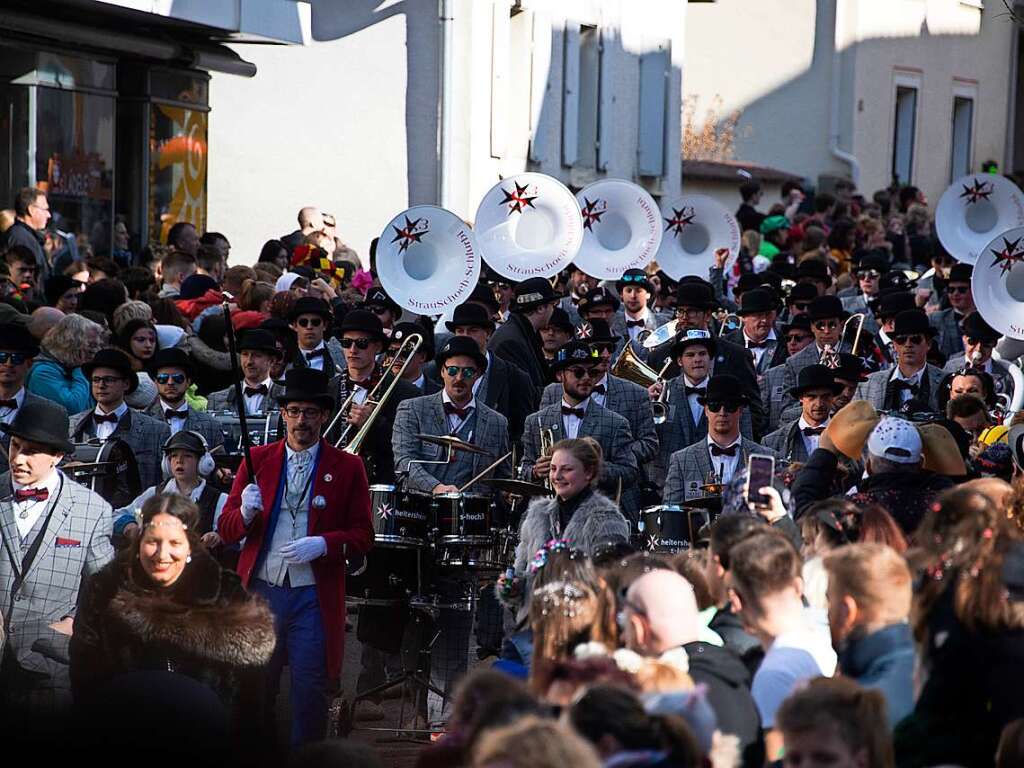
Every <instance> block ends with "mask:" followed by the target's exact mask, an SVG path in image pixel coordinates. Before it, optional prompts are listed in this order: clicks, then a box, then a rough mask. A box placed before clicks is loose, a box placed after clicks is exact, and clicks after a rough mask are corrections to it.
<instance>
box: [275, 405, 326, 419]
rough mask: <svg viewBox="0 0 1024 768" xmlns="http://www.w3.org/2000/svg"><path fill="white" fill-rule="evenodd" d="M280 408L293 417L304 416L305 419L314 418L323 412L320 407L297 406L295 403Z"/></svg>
mask: <svg viewBox="0 0 1024 768" xmlns="http://www.w3.org/2000/svg"><path fill="white" fill-rule="evenodd" d="M281 410H282V411H284V412H285V414H287V415H288V416H290V417H291V418H293V419H297V418H299V417H300V416H305V417H306V418H307V419H315V418H317V417H318V416H320V414H321V413H323V409H321V408H299V406H297V405H289V406H288V407H287V408H282V409H281Z"/></svg>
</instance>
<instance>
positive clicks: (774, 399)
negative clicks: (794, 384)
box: [759, 350, 803, 432]
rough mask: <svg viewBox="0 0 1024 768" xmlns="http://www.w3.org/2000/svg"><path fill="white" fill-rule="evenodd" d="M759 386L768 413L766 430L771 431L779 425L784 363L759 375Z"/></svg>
mask: <svg viewBox="0 0 1024 768" xmlns="http://www.w3.org/2000/svg"><path fill="white" fill-rule="evenodd" d="M800 351H801V352H802V351H803V350H800ZM759 386H760V387H761V402H762V403H764V411H765V413H767V414H768V431H769V432H771V431H773V430H775V429H778V427H779V417H780V416H781V414H782V409H783V400H785V397H786V364H785V363H783V364H782V365H776V366H775V367H774V368H769V369H768V372H767V373H765V375H764V376H762V377H761V381H760V383H759Z"/></svg>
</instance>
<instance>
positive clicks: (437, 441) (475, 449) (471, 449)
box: [416, 434, 490, 454]
mask: <svg viewBox="0 0 1024 768" xmlns="http://www.w3.org/2000/svg"><path fill="white" fill-rule="evenodd" d="M416 437H418V438H419V439H420V440H422V441H423V442H425V443H433V444H434V445H440V446H442V447H444V448H451V449H452V450H455V451H466V453H483V454H489V453H490V451H487V450H484V449H483V448H481V447H480V446H478V445H473V444H472V443H467V442H466V441H465V440H460V439H459V438H457V437H455V435H423V434H420V435H416Z"/></svg>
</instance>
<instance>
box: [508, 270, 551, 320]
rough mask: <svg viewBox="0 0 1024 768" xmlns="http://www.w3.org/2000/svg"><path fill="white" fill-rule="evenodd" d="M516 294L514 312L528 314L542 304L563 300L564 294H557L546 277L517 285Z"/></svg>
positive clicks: (533, 278) (513, 303)
mask: <svg viewBox="0 0 1024 768" xmlns="http://www.w3.org/2000/svg"><path fill="white" fill-rule="evenodd" d="M514 294H515V296H514V298H513V299H512V306H511V309H512V311H513V312H526V311H528V310H531V309H534V308H535V307H539V306H540V305H541V304H548V303H550V302H552V301H557V300H558V299H560V298H562V294H560V293H557V292H556V291H555V289H554V288H552V287H551V283H549V282H548V281H547V278H544V277H531V278H529V279H527V280H523V282H521V283H519V284H517V285H516V287H515V291H514Z"/></svg>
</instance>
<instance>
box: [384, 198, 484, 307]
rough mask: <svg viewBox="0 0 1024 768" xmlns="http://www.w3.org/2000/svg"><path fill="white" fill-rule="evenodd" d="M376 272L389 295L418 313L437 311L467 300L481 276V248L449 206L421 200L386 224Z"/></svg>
mask: <svg viewBox="0 0 1024 768" xmlns="http://www.w3.org/2000/svg"><path fill="white" fill-rule="evenodd" d="M377 274H378V275H379V276H380V283H381V285H382V286H383V287H384V290H385V291H387V293H388V296H390V297H391V298H392V299H394V300H395V302H396V303H397V304H398V305H399V306H400V307H402V309H406V310H408V311H410V312H413V313H415V314H417V315H438V314H441V313H442V312H444V311H445V310H446V309H447V308H449V307H454V306H457V305H459V304H461V303H462V302H464V301H465V300H466V299H468V298H469V295H470V294H471V293H472V292H473V289H474V288H475V287H476V284H477V280H479V278H480V248H479V246H478V245H477V241H476V237H475V236H474V234H473V230H472V229H471V228H470V226H469V225H468V224H467V223H466V222H464V221H463V220H462V219H460V218H459V217H458V216H456V215H455V214H454V213H452V212H451V211H448V210H445V209H444V208H438V207H436V206H433V205H417V206H413V207H412V208H409V209H408V210H405V211H402V213H400V214H398V215H397V216H396V217H395V218H393V219H392V220H391V221H390V222H389V223H388V225H387V226H386V227H385V228H384V232H383V233H382V234H381V236H380V240H379V241H378V243H377Z"/></svg>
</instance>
